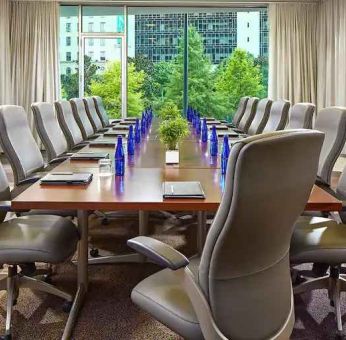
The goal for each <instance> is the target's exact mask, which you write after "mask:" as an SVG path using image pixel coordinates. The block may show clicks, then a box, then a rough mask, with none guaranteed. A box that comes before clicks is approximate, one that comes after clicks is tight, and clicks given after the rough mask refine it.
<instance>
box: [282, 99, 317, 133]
mask: <svg viewBox="0 0 346 340" xmlns="http://www.w3.org/2000/svg"><path fill="white" fill-rule="evenodd" d="M314 112H315V105H314V104H311V103H298V104H295V105H293V106H292V108H291V110H290V113H289V121H288V124H287V126H286V129H312V119H313V116H314Z"/></svg>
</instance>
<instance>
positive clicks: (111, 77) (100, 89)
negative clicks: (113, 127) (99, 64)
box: [89, 61, 145, 118]
mask: <svg viewBox="0 0 346 340" xmlns="http://www.w3.org/2000/svg"><path fill="white" fill-rule="evenodd" d="M144 77H145V74H144V71H139V72H137V71H136V69H135V66H134V64H133V63H130V64H129V65H128V77H127V87H128V91H127V115H128V116H139V115H140V114H141V112H142V111H143V109H144V100H143V92H142V91H141V89H142V85H143V82H144ZM89 94H90V95H93V96H100V97H101V98H102V100H103V102H104V105H105V108H106V110H107V111H108V113H109V114H110V116H111V117H114V118H116V117H120V115H121V62H120V61H113V62H109V63H107V65H106V69H105V71H104V72H103V73H102V74H100V75H98V77H97V79H94V80H92V81H91V84H90V93H89Z"/></svg>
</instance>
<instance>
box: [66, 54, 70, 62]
mask: <svg viewBox="0 0 346 340" xmlns="http://www.w3.org/2000/svg"><path fill="white" fill-rule="evenodd" d="M66 61H71V52H66Z"/></svg>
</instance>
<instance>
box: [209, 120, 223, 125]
mask: <svg viewBox="0 0 346 340" xmlns="http://www.w3.org/2000/svg"><path fill="white" fill-rule="evenodd" d="M218 124H221V122H220V121H219V120H207V125H218Z"/></svg>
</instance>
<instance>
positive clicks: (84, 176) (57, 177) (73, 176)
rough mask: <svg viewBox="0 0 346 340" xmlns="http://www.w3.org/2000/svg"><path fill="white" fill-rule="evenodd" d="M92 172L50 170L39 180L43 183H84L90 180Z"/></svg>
mask: <svg viewBox="0 0 346 340" xmlns="http://www.w3.org/2000/svg"><path fill="white" fill-rule="evenodd" d="M92 178H93V174H92V173H81V172H80V173H74V172H52V173H50V174H48V175H46V176H44V177H43V178H41V180H40V184H43V185H86V184H89V183H90V182H91V181H92Z"/></svg>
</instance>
